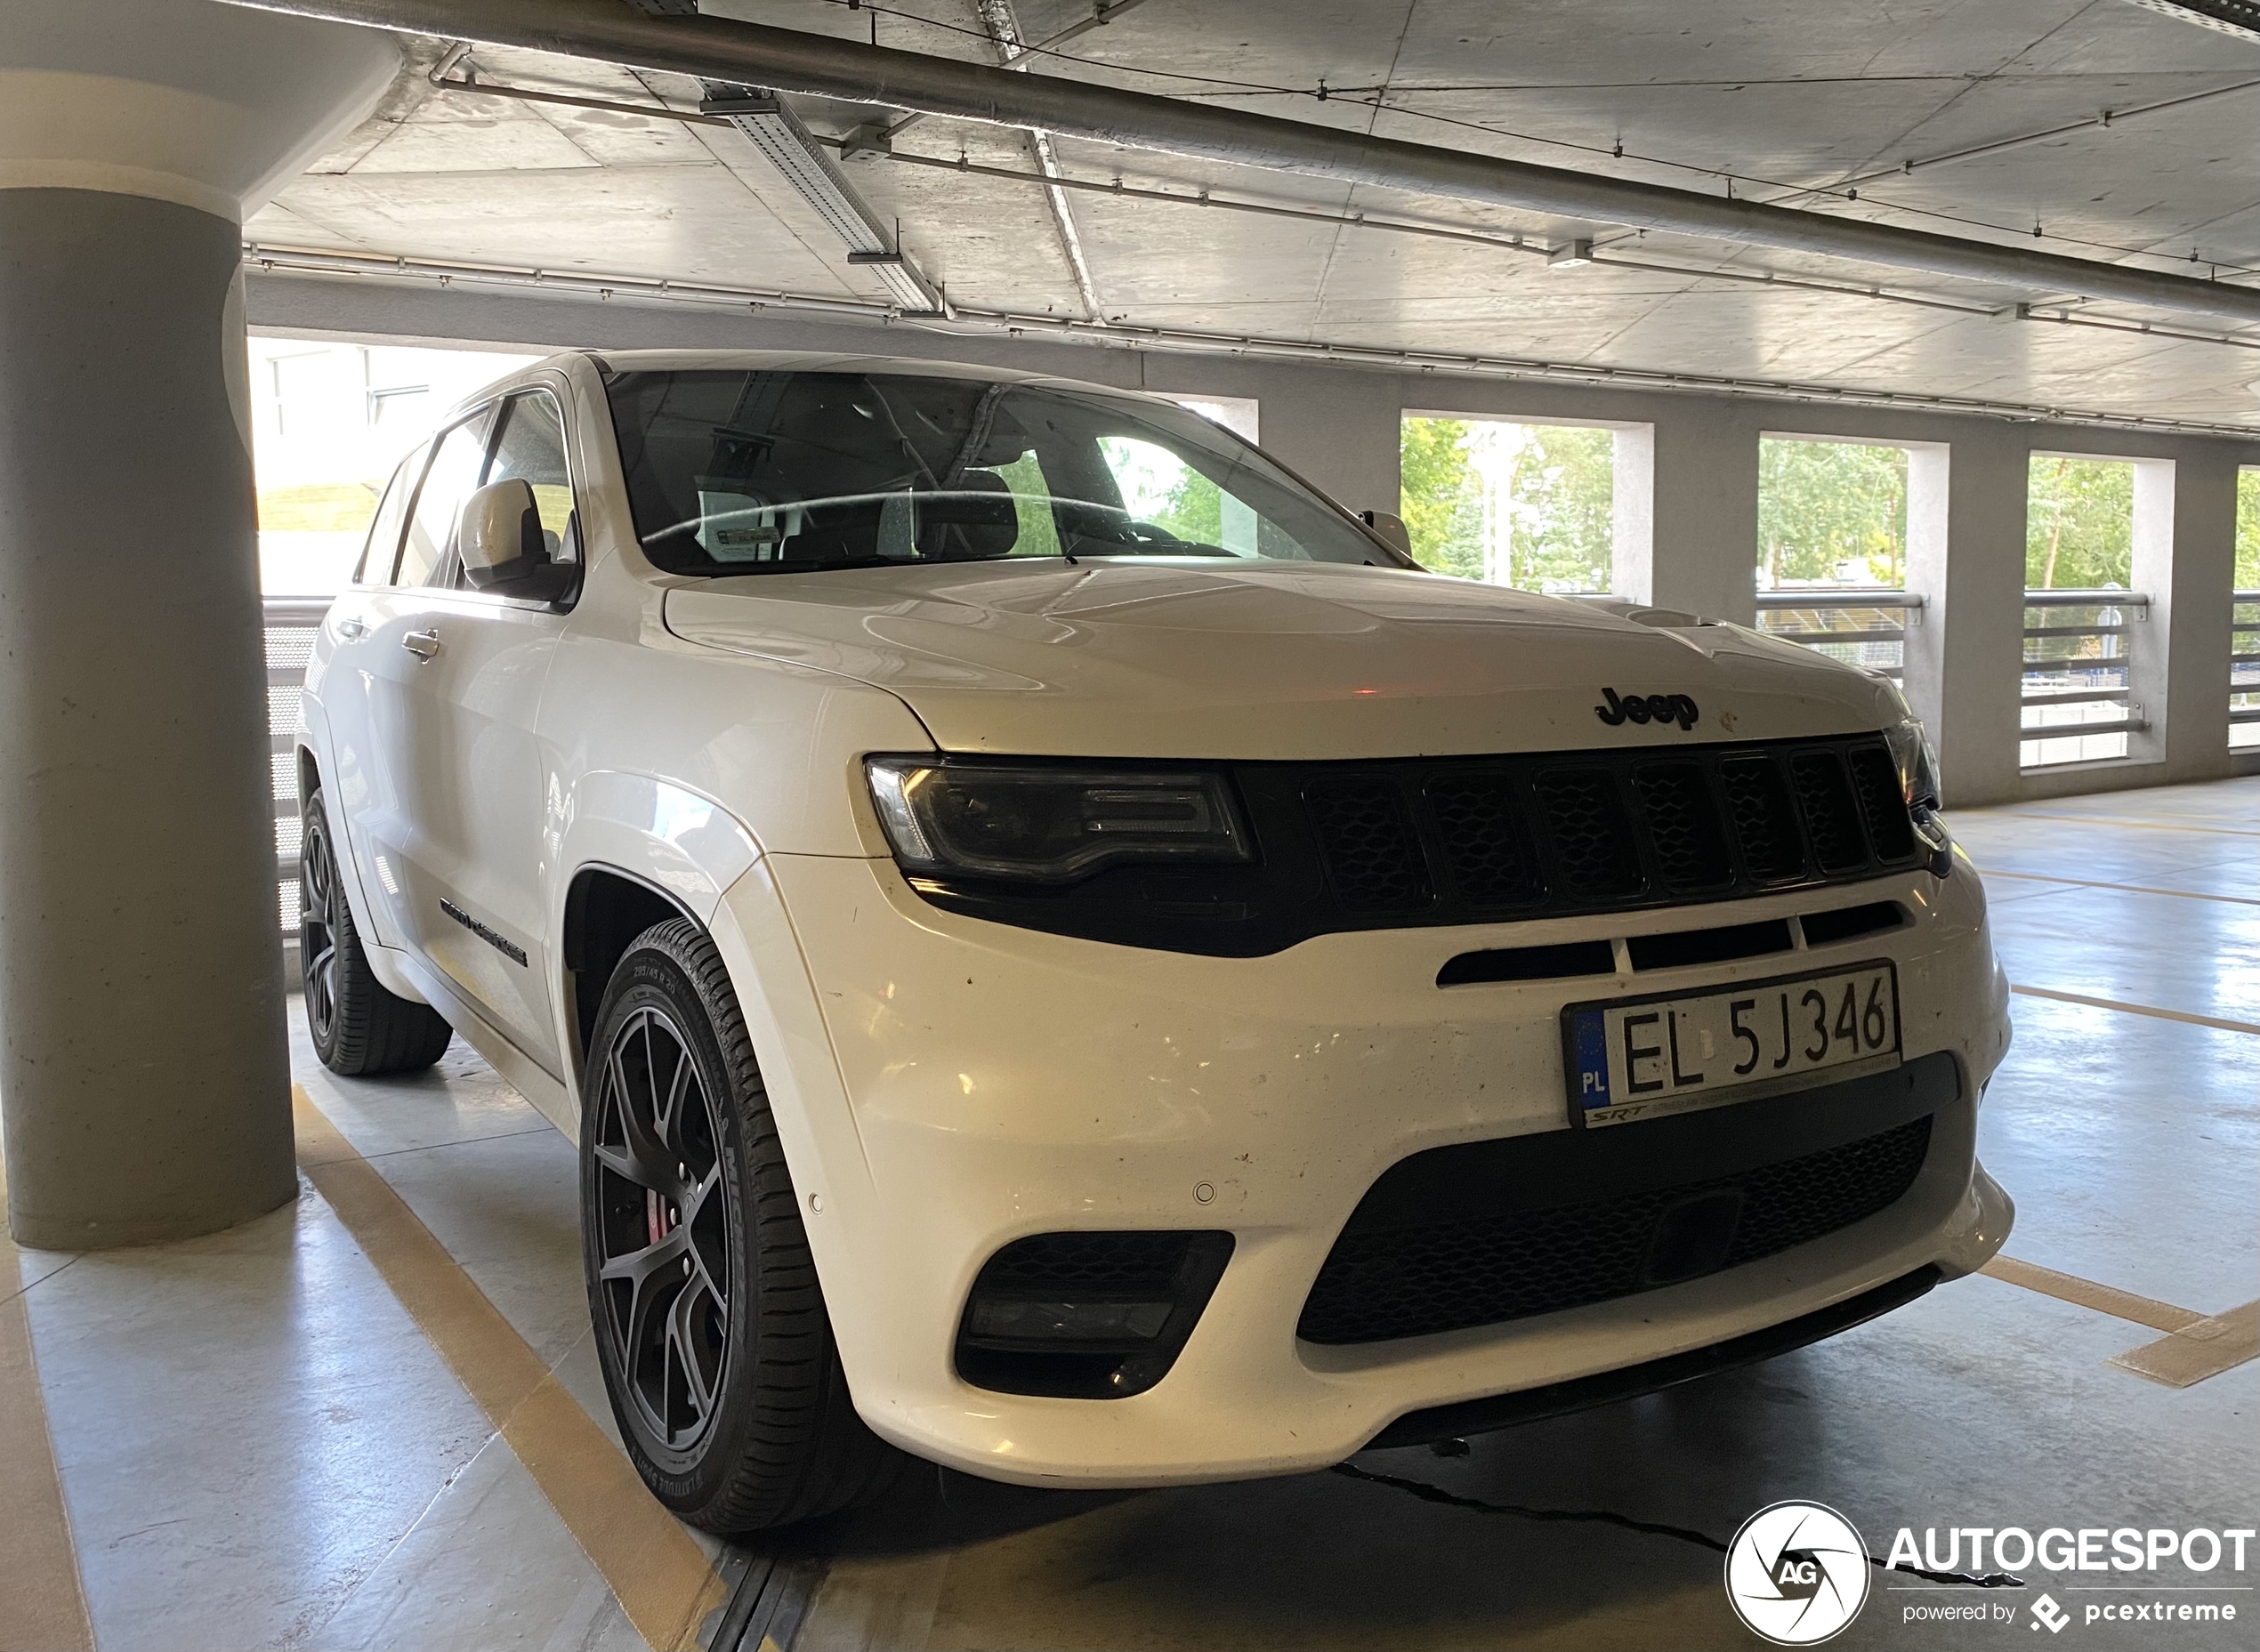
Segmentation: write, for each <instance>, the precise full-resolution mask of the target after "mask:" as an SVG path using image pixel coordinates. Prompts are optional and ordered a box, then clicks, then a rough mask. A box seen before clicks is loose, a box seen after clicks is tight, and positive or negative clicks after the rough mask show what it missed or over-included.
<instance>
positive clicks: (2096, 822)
mask: <svg viewBox="0 0 2260 1652" xmlns="http://www.w3.org/2000/svg"><path fill="white" fill-rule="evenodd" d="M2000 812H2001V813H2003V814H2006V815H2023V816H2026V817H2028V818H2031V819H2035V820H2077V821H2078V822H2080V823H2081V824H2082V825H2092V826H2140V827H2141V828H2142V829H2143V831H2145V832H2204V833H2208V834H2211V835H2213V836H2215V837H2260V832H2256V831H2252V830H2250V829H2248V828H2247V827H2244V826H2190V825H2188V824H2187V823H2185V822H2183V821H2179V820H2143V819H2139V818H2135V816H2133V815H2067V814H2059V813H2056V812H2054V811H2053V810H2046V809H2021V808H2018V807H2016V806H2014V805H2012V806H2011V807H2009V808H2007V809H2004V810H2001V811H2000Z"/></svg>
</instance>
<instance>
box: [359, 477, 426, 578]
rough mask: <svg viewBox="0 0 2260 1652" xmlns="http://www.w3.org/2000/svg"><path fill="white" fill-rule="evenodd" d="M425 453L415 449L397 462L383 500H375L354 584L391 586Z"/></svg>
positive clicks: (385, 487) (385, 488)
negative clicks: (395, 560)
mask: <svg viewBox="0 0 2260 1652" xmlns="http://www.w3.org/2000/svg"><path fill="white" fill-rule="evenodd" d="M425 451H426V450H425V449H424V447H422V446H418V447H417V448H416V451H415V452H414V453H412V454H410V455H408V457H407V458H405V459H403V460H401V461H400V468H399V469H398V470H396V471H393V472H392V479H391V481H389V482H387V483H385V484H384V497H383V498H382V499H380V500H378V501H377V504H376V515H375V518H374V519H373V520H371V521H370V523H369V533H368V537H367V539H366V540H364V541H363V542H362V544H361V560H359V562H357V563H355V564H354V565H353V583H354V584H357V585H389V584H391V583H392V560H393V559H394V558H395V557H397V556H399V555H400V525H401V523H402V522H403V521H405V520H407V518H408V496H409V495H410V494H412V493H414V492H415V491H416V472H417V471H421V470H422V469H423V468H424V453H425Z"/></svg>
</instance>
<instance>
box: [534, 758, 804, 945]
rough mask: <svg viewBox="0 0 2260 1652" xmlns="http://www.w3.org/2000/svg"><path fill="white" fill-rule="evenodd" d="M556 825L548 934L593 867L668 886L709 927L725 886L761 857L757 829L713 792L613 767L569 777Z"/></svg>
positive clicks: (559, 923) (558, 927) (558, 929)
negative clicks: (552, 909) (754, 831)
mask: <svg viewBox="0 0 2260 1652" xmlns="http://www.w3.org/2000/svg"><path fill="white" fill-rule="evenodd" d="M557 830H558V834H559V842H558V854H557V858H556V861H555V864H556V866H558V867H559V869H560V871H561V874H562V875H561V876H560V877H559V878H558V880H557V888H556V890H555V892H554V897H553V906H554V907H555V913H554V918H555V923H556V927H555V928H554V929H553V931H552V932H553V933H562V932H563V913H564V904H565V897H566V893H567V891H568V890H570V889H571V888H572V886H573V880H574V879H575V878H576V877H577V876H578V875H579V874H581V873H582V872H583V871H585V870H586V869H587V868H589V867H591V866H604V867H608V868H610V869H611V870H614V871H617V872H625V873H626V874H629V875H630V876H632V877H634V878H636V879H638V880H640V881H641V882H645V883H649V884H650V885H651V887H652V888H654V889H657V890H663V891H665V892H666V894H667V895H669V896H671V897H673V898H674V900H675V902H676V903H677V904H678V905H680V906H681V907H682V908H683V909H684V910H685V911H687V912H689V913H690V915H692V916H693V917H695V918H697V919H698V922H699V923H703V924H706V925H708V926H709V927H711V925H712V923H713V920H714V908H715V907H717V906H718V905H720V904H721V901H722V890H726V889H728V888H729V887H730V885H731V884H732V883H735V882H737V881H738V880H739V878H741V877H743V876H745V874H746V873H747V870H748V869H749V868H750V867H751V866H753V864H754V863H755V861H756V860H758V859H760V858H761V846H760V845H759V844H758V843H756V842H755V841H754V834H752V833H751V832H749V831H747V829H746V826H744V824H743V823H742V822H740V821H739V819H738V818H737V817H736V816H734V815H732V814H731V813H730V811H729V810H726V809H724V808H723V807H722V805H721V804H720V803H718V802H714V799H712V798H710V797H706V796H704V795H702V794H699V793H697V792H693V791H690V790H689V789H688V788H687V787H684V786H677V785H675V784H674V783H673V782H672V781H667V780H660V779H656V778H653V777H651V776H650V775H642V774H630V773H626V772H625V771H623V770H616V769H604V770H593V771H592V772H590V773H588V774H585V775H583V776H582V777H581V778H579V779H578V780H577V781H576V782H574V784H573V788H572V791H571V794H569V796H568V797H567V798H566V799H565V806H564V809H563V810H562V811H561V818H560V820H559V823H558V826H557Z"/></svg>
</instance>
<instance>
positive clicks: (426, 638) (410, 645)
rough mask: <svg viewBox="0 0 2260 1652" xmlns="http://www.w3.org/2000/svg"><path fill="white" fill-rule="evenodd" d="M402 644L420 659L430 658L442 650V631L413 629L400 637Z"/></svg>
mask: <svg viewBox="0 0 2260 1652" xmlns="http://www.w3.org/2000/svg"><path fill="white" fill-rule="evenodd" d="M400 646H401V647H402V648H404V649H407V650H408V652H409V653H411V654H413V655H415V656H416V658H418V659H420V660H428V659H430V658H431V657H432V656H433V655H434V654H437V653H438V652H439V651H440V633H438V632H436V631H411V632H409V633H407V634H406V635H404V636H402V637H401V639H400Z"/></svg>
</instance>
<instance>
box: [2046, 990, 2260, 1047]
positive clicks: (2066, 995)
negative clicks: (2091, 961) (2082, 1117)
mask: <svg viewBox="0 0 2260 1652" xmlns="http://www.w3.org/2000/svg"><path fill="white" fill-rule="evenodd" d="M2009 990H2010V991H2011V992H2015V993H2022V994H2023V995H2025V996H2026V997H2028V998H2054V1000H2055V1001H2056V1002H2057V1003H2084V1004H2086V1006H2087V1007H2088V1008H2090V1009H2093V1010H2123V1011H2126V1012H2127V1014H2129V1015H2154V1016H2156V1017H2158V1019H2159V1020H2161V1021H2187V1022H2188V1023H2189V1024H2190V1025H2191V1026H2192V1027H2219V1028H2220V1029H2221V1030H2222V1031H2223V1032H2224V1033H2251V1034H2254V1035H2255V1036H2260V1022H2253V1021H2232V1020H2229V1019H2226V1018H2225V1017H2224V1016H2218V1015H2191V1013H2190V1012H2189V1011H2186V1010H2161V1009H2159V1007H2158V1006H2157V1005H2156V1004H2151V1003H2120V1002H2119V1000H2118V999H2116V998H2090V997H2088V996H2087V995H2086V994H2085V993H2076V992H2058V991H2057V990H2056V989H2055V988H2054V987H2010V988H2009Z"/></svg>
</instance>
